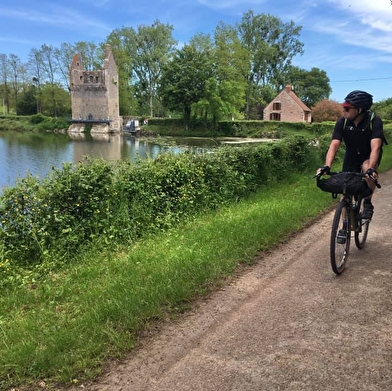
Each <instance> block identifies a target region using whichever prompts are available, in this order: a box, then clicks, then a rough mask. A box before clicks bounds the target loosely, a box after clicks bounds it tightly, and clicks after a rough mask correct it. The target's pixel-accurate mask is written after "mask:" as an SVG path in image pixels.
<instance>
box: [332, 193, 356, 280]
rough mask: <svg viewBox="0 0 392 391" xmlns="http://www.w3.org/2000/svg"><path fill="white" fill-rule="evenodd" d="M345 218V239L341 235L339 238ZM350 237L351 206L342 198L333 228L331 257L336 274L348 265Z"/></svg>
mask: <svg viewBox="0 0 392 391" xmlns="http://www.w3.org/2000/svg"><path fill="white" fill-rule="evenodd" d="M343 220H344V221H345V224H344V226H345V227H346V236H345V238H344V239H345V240H342V238H341V237H339V239H338V233H339V230H340V229H342V228H343ZM350 238H351V224H350V208H349V205H348V204H347V203H346V202H345V201H344V200H342V201H340V202H339V204H338V205H337V207H336V211H335V216H334V218H333V222H332V230H331V243H330V258H331V266H332V270H333V271H334V273H335V274H338V275H339V274H341V273H342V272H343V270H344V268H345V267H346V264H347V260H348V255H349V250H350Z"/></svg>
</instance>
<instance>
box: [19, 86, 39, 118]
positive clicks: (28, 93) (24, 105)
mask: <svg viewBox="0 0 392 391" xmlns="http://www.w3.org/2000/svg"><path fill="white" fill-rule="evenodd" d="M36 89H37V87H36V86H34V85H32V86H31V87H30V88H28V89H26V90H25V91H24V92H22V93H21V95H20V99H19V100H18V103H17V105H16V110H17V112H18V114H20V115H33V114H36V113H37V104H36V96H37V91H36Z"/></svg>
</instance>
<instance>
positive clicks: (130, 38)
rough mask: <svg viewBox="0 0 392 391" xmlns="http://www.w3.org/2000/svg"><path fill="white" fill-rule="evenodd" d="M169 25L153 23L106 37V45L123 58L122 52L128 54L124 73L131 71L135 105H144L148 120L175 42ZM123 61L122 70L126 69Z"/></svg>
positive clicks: (158, 101)
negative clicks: (113, 45) (115, 49)
mask: <svg viewBox="0 0 392 391" xmlns="http://www.w3.org/2000/svg"><path fill="white" fill-rule="evenodd" d="M172 32H173V26H171V25H169V24H166V25H164V24H162V23H161V22H159V21H158V20H156V21H155V22H154V23H153V24H152V25H151V26H145V25H141V26H138V29H137V31H135V30H134V29H133V28H123V29H121V30H116V31H115V32H113V33H112V34H111V35H110V36H109V37H108V43H109V44H113V42H115V44H116V45H117V49H120V47H121V46H122V48H123V49H120V50H117V51H116V53H117V54H120V56H119V59H120V58H121V59H122V58H123V55H124V53H121V51H122V50H124V52H125V53H126V54H127V55H128V59H129V65H128V71H130V72H132V75H131V80H132V82H133V84H134V95H135V97H136V99H138V101H139V106H143V105H146V106H147V107H148V109H149V114H150V116H151V117H153V116H154V111H155V109H156V107H157V105H158V104H159V103H160V99H159V96H158V94H157V88H158V86H159V82H160V77H161V74H162V68H163V67H164V65H165V64H166V63H167V62H168V61H169V60H170V58H171V56H172V54H173V52H174V50H175V45H176V43H177V42H176V41H175V40H174V38H173V36H172ZM125 64H126V63H125V62H124V63H123V65H124V66H123V67H122V69H123V70H125V73H124V74H126V70H127V68H126V67H125Z"/></svg>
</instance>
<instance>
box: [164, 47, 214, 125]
mask: <svg viewBox="0 0 392 391" xmlns="http://www.w3.org/2000/svg"><path fill="white" fill-rule="evenodd" d="M212 75H213V74H212V57H211V56H210V55H209V53H208V52H205V51H200V50H198V48H197V47H196V46H195V45H185V46H184V47H183V48H182V49H179V50H177V52H176V53H175V54H174V57H173V59H172V61H171V62H170V63H168V64H166V66H165V67H164V68H163V73H162V78H161V83H160V87H159V93H160V95H161V97H162V101H163V104H164V105H165V106H166V107H167V108H168V109H170V110H179V111H182V113H183V116H184V122H185V124H186V126H190V120H191V109H192V105H193V104H195V103H197V102H199V101H200V100H201V99H203V98H205V96H206V83H207V80H209V79H210V77H211V76H212Z"/></svg>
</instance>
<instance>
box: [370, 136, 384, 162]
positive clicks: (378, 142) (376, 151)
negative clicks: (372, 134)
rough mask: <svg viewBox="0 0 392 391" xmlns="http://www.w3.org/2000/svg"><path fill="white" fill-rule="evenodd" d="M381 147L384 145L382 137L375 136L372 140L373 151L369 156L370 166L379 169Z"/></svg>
mask: <svg viewBox="0 0 392 391" xmlns="http://www.w3.org/2000/svg"><path fill="white" fill-rule="evenodd" d="M381 147H382V139H380V138H373V139H372V140H371V141H370V148H371V152H370V156H369V168H374V169H377V167H378V160H379V158H380V151H381Z"/></svg>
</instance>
